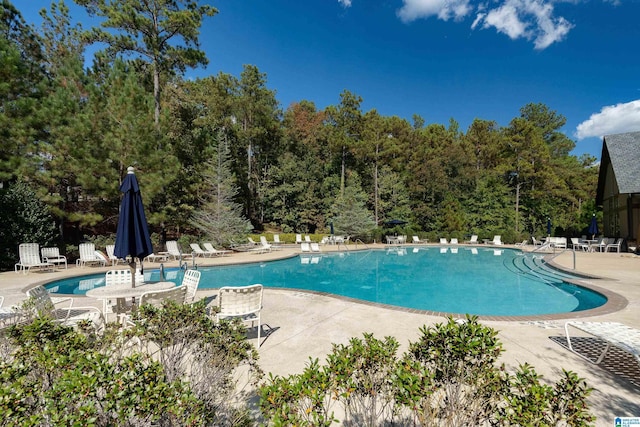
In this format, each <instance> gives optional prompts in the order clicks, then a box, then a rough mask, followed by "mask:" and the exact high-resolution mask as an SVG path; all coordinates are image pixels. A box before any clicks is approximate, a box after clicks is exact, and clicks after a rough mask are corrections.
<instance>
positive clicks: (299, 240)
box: [296, 234, 302, 245]
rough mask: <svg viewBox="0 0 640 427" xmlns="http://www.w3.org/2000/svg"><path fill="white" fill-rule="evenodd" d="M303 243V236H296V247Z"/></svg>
mask: <svg viewBox="0 0 640 427" xmlns="http://www.w3.org/2000/svg"><path fill="white" fill-rule="evenodd" d="M299 243H302V234H296V245H297V244H299Z"/></svg>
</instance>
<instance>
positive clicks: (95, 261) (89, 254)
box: [76, 243, 107, 267]
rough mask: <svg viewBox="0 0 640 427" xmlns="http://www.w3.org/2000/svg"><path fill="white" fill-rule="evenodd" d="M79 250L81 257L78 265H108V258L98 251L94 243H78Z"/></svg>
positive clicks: (77, 262)
mask: <svg viewBox="0 0 640 427" xmlns="http://www.w3.org/2000/svg"><path fill="white" fill-rule="evenodd" d="M78 251H79V252H80V258H79V259H77V260H76V265H77V266H78V267H84V266H87V265H101V266H102V267H105V266H106V265H107V258H106V257H105V256H104V255H102V254H101V253H99V252H98V251H96V245H94V244H93V243H81V244H80V245H78Z"/></svg>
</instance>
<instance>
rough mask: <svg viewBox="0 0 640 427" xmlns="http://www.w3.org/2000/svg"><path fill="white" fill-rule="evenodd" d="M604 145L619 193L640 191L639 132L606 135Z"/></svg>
mask: <svg viewBox="0 0 640 427" xmlns="http://www.w3.org/2000/svg"><path fill="white" fill-rule="evenodd" d="M604 145H605V146H606V148H607V151H608V152H609V158H610V159H611V167H612V168H613V173H614V174H615V176H616V181H617V183H618V189H619V191H620V194H629V193H640V132H629V133H619V134H616V135H606V136H605V137H604Z"/></svg>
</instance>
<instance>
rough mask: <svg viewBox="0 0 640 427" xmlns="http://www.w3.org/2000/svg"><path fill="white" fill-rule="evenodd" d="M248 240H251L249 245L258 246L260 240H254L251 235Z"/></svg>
mask: <svg viewBox="0 0 640 427" xmlns="http://www.w3.org/2000/svg"><path fill="white" fill-rule="evenodd" d="M247 241H248V242H249V245H252V246H258V242H256V241H255V240H253V239H252V238H251V237H247Z"/></svg>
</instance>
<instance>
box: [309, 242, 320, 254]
mask: <svg viewBox="0 0 640 427" xmlns="http://www.w3.org/2000/svg"><path fill="white" fill-rule="evenodd" d="M309 249H311V252H322V251H321V250H320V245H319V244H317V243H316V242H313V243H310V244H309Z"/></svg>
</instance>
